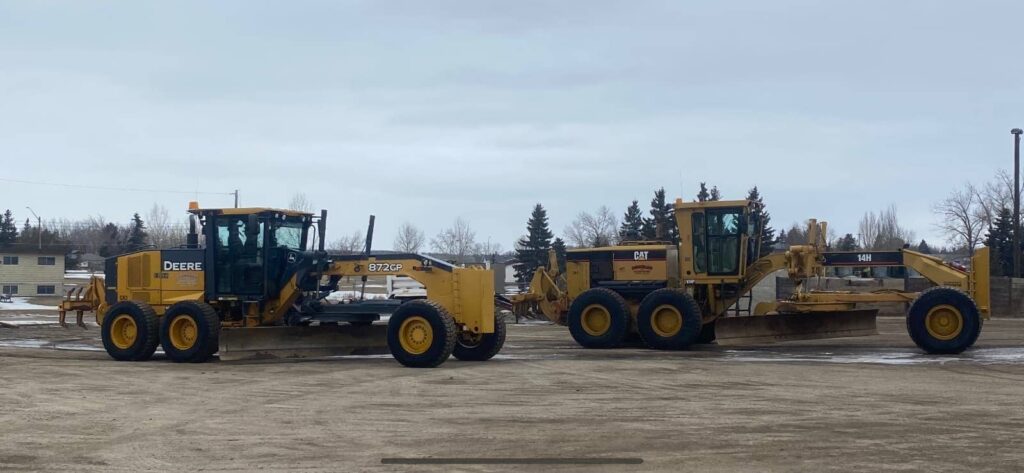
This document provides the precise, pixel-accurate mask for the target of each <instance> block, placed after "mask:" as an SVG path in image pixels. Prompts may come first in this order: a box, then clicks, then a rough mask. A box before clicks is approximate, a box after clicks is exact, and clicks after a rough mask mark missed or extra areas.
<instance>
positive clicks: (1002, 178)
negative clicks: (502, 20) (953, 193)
mask: <svg viewBox="0 0 1024 473" xmlns="http://www.w3.org/2000/svg"><path fill="white" fill-rule="evenodd" d="M1021 188H1022V190H1024V184H1022V186H1021ZM1022 193H1024V192H1022ZM974 194H975V197H976V199H977V201H978V202H977V205H978V216H979V217H980V218H981V219H982V220H983V222H982V223H983V225H984V227H985V228H988V227H991V226H992V223H993V222H994V221H995V219H996V216H998V215H999V210H1000V209H1002V208H1004V207H1005V208H1007V209H1011V210H1013V175H1012V174H1010V173H1009V172H1007V171H1006V170H1005V169H1000V170H999V171H996V175H995V177H994V178H993V179H992V180H991V181H989V182H986V183H985V184H984V185H982V186H980V187H975V188H974Z"/></svg>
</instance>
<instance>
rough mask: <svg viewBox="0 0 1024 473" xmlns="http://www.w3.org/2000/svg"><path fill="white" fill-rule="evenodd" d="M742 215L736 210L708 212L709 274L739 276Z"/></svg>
mask: <svg viewBox="0 0 1024 473" xmlns="http://www.w3.org/2000/svg"><path fill="white" fill-rule="evenodd" d="M740 217H741V213H740V212H739V211H738V210H736V209H722V210H711V211H708V212H707V246H708V248H707V253H708V274H710V275H731V274H737V273H738V270H739V258H740V230H741V229H740V222H741V220H742V219H741V218H740Z"/></svg>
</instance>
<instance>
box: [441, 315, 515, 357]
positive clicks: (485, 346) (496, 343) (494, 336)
mask: <svg viewBox="0 0 1024 473" xmlns="http://www.w3.org/2000/svg"><path fill="white" fill-rule="evenodd" d="M506 332H507V329H506V328H505V318H504V317H502V316H501V315H495V316H494V333H478V334H474V333H470V332H462V333H460V334H459V336H458V339H457V340H456V342H455V350H454V351H452V355H454V356H455V358H458V359H460V360H462V361H487V360H490V359H491V358H494V355H497V354H498V352H499V351H501V347H502V346H503V345H505V334H506Z"/></svg>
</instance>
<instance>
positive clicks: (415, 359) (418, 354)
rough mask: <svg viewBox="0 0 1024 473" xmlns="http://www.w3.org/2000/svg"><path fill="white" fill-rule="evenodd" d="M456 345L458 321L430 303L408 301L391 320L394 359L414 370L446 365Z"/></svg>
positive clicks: (433, 303)
mask: <svg viewBox="0 0 1024 473" xmlns="http://www.w3.org/2000/svg"><path fill="white" fill-rule="evenodd" d="M455 342H456V334H455V319H453V318H452V316H451V314H449V313H448V311H447V310H445V308H444V307H442V306H441V305H440V304H438V303H436V302H433V301H430V300H426V299H421V300H415V301H409V302H406V303H405V304H402V305H401V306H400V307H399V308H398V310H396V311H395V312H394V313H393V314H391V320H389V321H388V349H389V350H391V356H393V357H395V360H398V362H399V363H401V364H403V365H405V366H408V367H410V368H434V367H436V366H438V365H440V364H441V363H444V362H445V360H447V359H448V357H449V356H451V354H452V351H453V350H454V349H455Z"/></svg>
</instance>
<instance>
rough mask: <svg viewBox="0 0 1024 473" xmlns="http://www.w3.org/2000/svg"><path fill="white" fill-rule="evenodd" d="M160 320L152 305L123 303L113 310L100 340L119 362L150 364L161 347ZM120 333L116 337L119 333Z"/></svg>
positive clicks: (108, 312)
mask: <svg viewBox="0 0 1024 473" xmlns="http://www.w3.org/2000/svg"><path fill="white" fill-rule="evenodd" d="M159 330H160V320H159V318H158V317H157V316H156V312H155V311H153V308H152V307H150V306H149V304H146V303H143V302H136V301H123V302H118V303H117V304H114V305H112V306H110V308H109V309H107V314H106V315H105V316H104V317H103V325H102V326H101V327H100V336H101V337H102V339H103V348H105V349H106V350H107V354H109V355H110V357H111V358H113V359H115V360H117V361H146V360H148V359H150V358H151V357H152V356H153V353H154V352H156V346H157V344H159V343H160V335H159ZM115 332H116V333H115Z"/></svg>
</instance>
